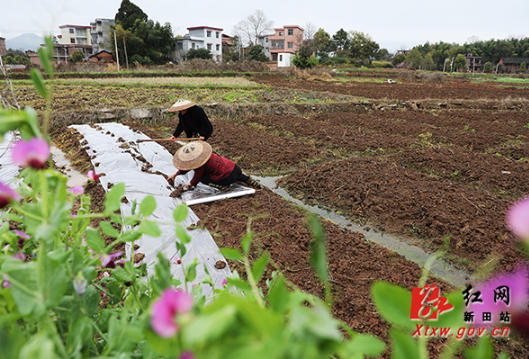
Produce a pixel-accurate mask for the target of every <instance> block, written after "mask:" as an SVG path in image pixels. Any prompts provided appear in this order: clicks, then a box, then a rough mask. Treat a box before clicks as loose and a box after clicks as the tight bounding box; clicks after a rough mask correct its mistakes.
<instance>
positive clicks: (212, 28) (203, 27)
mask: <svg viewBox="0 0 529 359" xmlns="http://www.w3.org/2000/svg"><path fill="white" fill-rule="evenodd" d="M187 29H188V30H197V29H211V30H218V31H222V30H223V29H219V28H218V27H211V26H195V27H188V28H187Z"/></svg>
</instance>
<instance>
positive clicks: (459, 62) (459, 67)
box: [454, 54, 467, 71]
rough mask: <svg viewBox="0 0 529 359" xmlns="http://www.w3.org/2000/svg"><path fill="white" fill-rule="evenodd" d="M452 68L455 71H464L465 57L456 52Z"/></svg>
mask: <svg viewBox="0 0 529 359" xmlns="http://www.w3.org/2000/svg"><path fill="white" fill-rule="evenodd" d="M454 68H455V70H456V71H464V70H465V69H466V68H467V58H466V57H465V55H463V54H457V56H456V59H455V60H454Z"/></svg>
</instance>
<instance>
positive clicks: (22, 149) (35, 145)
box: [11, 137, 50, 170]
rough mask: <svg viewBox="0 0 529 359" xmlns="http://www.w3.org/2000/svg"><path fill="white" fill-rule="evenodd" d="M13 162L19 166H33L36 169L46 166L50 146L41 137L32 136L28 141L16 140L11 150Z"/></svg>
mask: <svg viewBox="0 0 529 359" xmlns="http://www.w3.org/2000/svg"><path fill="white" fill-rule="evenodd" d="M11 153H12V157H13V162H14V163H16V164H17V165H19V166H20V167H24V168H26V167H33V168H35V169H37V170H40V169H43V168H45V167H46V161H47V160H48V158H49V157H50V146H49V145H48V143H47V142H46V141H45V140H43V139H41V138H37V137H35V138H32V139H31V140H29V141H18V142H17V143H16V144H15V145H14V146H13V149H12V151H11Z"/></svg>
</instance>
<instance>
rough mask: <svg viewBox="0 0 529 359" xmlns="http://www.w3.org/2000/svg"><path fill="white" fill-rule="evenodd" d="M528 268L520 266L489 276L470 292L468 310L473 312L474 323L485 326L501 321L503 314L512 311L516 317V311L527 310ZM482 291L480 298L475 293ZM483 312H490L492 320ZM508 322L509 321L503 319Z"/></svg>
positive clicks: (512, 314) (511, 313)
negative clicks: (509, 271)
mask: <svg viewBox="0 0 529 359" xmlns="http://www.w3.org/2000/svg"><path fill="white" fill-rule="evenodd" d="M528 285H529V281H528V269H527V267H525V266H521V267H519V268H518V269H517V270H516V271H515V272H512V273H501V274H499V275H497V276H495V277H492V278H489V279H488V280H487V281H486V282H484V283H480V284H478V285H477V286H476V288H473V289H472V291H471V293H470V298H469V305H468V307H467V308H466V312H469V313H470V312H473V314H474V321H473V323H474V324H473V325H476V326H484V325H494V324H496V323H499V322H500V321H501V319H502V315H503V316H504V315H505V313H507V312H508V313H510V315H511V316H512V317H513V318H514V316H515V314H514V313H516V312H518V313H519V312H521V311H525V306H526V303H527V299H528V293H527V287H528ZM478 291H479V292H481V295H480V296H479V299H481V300H482V301H481V302H479V301H477V300H476V301H474V300H475V299H477V298H476V297H475V296H474V295H473V294H475V293H477V292H478ZM483 313H490V315H491V316H490V321H484V320H483V319H484V318H483ZM503 322H504V323H505V324H508V322H507V321H503Z"/></svg>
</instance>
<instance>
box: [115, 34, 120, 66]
mask: <svg viewBox="0 0 529 359" xmlns="http://www.w3.org/2000/svg"><path fill="white" fill-rule="evenodd" d="M114 44H115V45H116V60H117V61H118V72H119V53H118V39H117V37H116V31H114Z"/></svg>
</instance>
